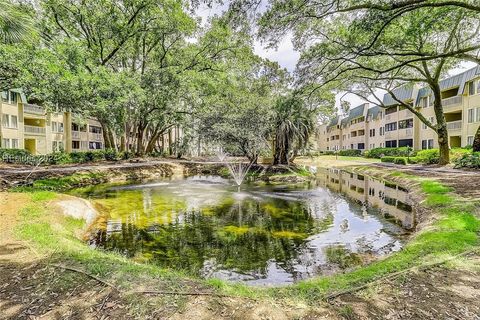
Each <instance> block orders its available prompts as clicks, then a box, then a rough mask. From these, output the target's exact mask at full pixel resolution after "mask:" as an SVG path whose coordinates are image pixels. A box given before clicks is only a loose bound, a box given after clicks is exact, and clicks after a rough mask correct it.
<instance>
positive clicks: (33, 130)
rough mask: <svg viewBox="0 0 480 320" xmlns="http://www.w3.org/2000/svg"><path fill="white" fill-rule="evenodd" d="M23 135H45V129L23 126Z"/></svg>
mask: <svg viewBox="0 0 480 320" xmlns="http://www.w3.org/2000/svg"><path fill="white" fill-rule="evenodd" d="M24 130H25V133H30V134H45V127H35V126H27V125H26V126H24Z"/></svg>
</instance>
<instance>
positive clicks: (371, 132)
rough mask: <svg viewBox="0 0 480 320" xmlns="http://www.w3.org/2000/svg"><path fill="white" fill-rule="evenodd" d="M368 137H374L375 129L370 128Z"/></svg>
mask: <svg viewBox="0 0 480 320" xmlns="http://www.w3.org/2000/svg"><path fill="white" fill-rule="evenodd" d="M370 137H375V129H370Z"/></svg>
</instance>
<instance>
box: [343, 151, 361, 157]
mask: <svg viewBox="0 0 480 320" xmlns="http://www.w3.org/2000/svg"><path fill="white" fill-rule="evenodd" d="M338 155H340V156H344V157H360V156H361V155H362V151H361V150H355V149H349V150H340V151H339V152H338Z"/></svg>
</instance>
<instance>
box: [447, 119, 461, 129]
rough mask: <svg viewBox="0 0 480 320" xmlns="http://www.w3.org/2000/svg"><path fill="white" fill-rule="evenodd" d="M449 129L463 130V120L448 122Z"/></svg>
mask: <svg viewBox="0 0 480 320" xmlns="http://www.w3.org/2000/svg"><path fill="white" fill-rule="evenodd" d="M447 130H448V131H459V130H462V120H458V121H451V122H447Z"/></svg>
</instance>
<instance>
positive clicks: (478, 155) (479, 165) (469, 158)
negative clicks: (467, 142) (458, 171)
mask: <svg viewBox="0 0 480 320" xmlns="http://www.w3.org/2000/svg"><path fill="white" fill-rule="evenodd" d="M454 164H455V168H471V169H480V152H474V153H468V154H463V155H462V156H460V157H459V158H458V159H456V160H455V161H454Z"/></svg>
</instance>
